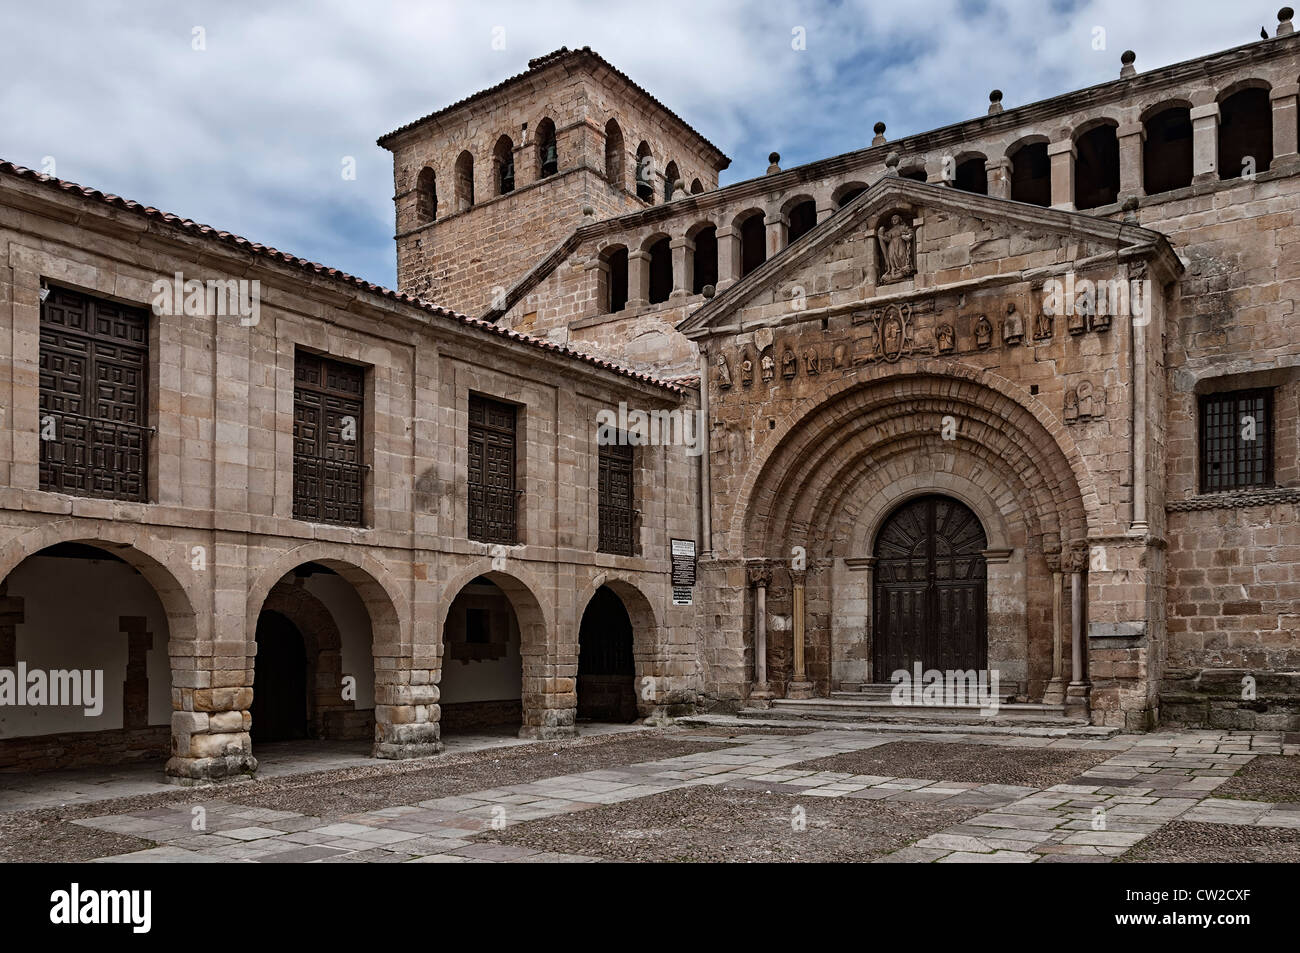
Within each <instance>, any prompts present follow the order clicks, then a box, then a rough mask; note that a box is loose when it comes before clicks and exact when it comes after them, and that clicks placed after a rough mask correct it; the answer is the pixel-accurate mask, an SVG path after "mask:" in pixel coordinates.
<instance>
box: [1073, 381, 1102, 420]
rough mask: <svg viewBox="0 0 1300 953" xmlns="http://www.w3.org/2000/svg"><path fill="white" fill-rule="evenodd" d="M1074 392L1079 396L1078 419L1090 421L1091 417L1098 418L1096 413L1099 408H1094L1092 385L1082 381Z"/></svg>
mask: <svg viewBox="0 0 1300 953" xmlns="http://www.w3.org/2000/svg"><path fill="white" fill-rule="evenodd" d="M1075 391H1076V393H1077V394H1078V395H1079V419H1080V420H1091V419H1092V418H1093V417H1096V416H1098V413H1097V411H1098V410H1099V409H1100V408H1099V407H1096V406H1094V404H1095V401H1094V400H1093V396H1092V384H1091V383H1090V382H1089V381H1083V382H1082V383H1080V384H1079V386H1078V387H1077V388H1075Z"/></svg>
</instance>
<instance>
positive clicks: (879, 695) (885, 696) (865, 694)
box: [831, 682, 1016, 704]
mask: <svg viewBox="0 0 1300 953" xmlns="http://www.w3.org/2000/svg"><path fill="white" fill-rule="evenodd" d="M896 687H897V686H896V685H894V684H893V683H892V682H890V683H886V684H873V683H870V682H863V683H862V684H861V685H859V686H858V687H857V688H856V689H849V688H845V689H842V690H840V691H836V692H831V698H842V699H846V700H850V701H852V700H854V699H857V700H861V701H875V700H883V701H888V700H889V699H890V698H891V697H892V696H893V694H894V689H895V688H896ZM1015 697H1016V695H1015V692H1006V693H1003V694H1001V695H999V696H998V702H999V704H1001V703H1004V702H1005V703H1010V702H1011V700H1012V699H1014V698H1015Z"/></svg>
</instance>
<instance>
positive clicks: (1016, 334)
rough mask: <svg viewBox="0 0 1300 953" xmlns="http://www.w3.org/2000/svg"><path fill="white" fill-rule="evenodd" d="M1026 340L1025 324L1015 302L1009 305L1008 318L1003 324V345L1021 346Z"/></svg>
mask: <svg viewBox="0 0 1300 953" xmlns="http://www.w3.org/2000/svg"><path fill="white" fill-rule="evenodd" d="M1024 339H1025V322H1024V321H1023V320H1022V319H1021V317H1020V312H1019V311H1017V310H1016V305H1015V303H1014V302H1012V303H1011V304H1009V305H1007V318H1006V320H1005V321H1003V322H1002V343H1004V344H1019V343H1020V342H1021V341H1023V340H1024Z"/></svg>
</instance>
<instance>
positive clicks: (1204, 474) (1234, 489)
mask: <svg viewBox="0 0 1300 953" xmlns="http://www.w3.org/2000/svg"><path fill="white" fill-rule="evenodd" d="M1256 398H1262V399H1263V416H1264V421H1263V426H1262V427H1261V428H1260V429H1261V431H1262V432H1261V433H1260V434H1259V437H1260V438H1261V439H1262V440H1263V441H1264V445H1263V464H1264V472H1263V474H1262V479H1261V480H1260V481H1251V482H1242V480H1241V479H1240V478H1239V476H1238V474H1237V472H1236V467H1235V466H1234V468H1233V473H1232V474H1231V475H1230V477H1229V478H1228V479H1227V481H1226V483H1225V484H1224V485H1219V486H1215V487H1211V486H1210V485H1209V483H1210V481H1209V476H1210V473H1209V470H1208V467H1209V463H1210V460H1209V456H1208V454H1209V449H1210V448H1209V440H1210V439H1211V436H1212V435H1211V434H1210V432H1209V420H1208V415H1209V413H1210V412H1211V408H1212V407H1213V406H1214V405H1215V404H1218V403H1224V402H1227V401H1232V402H1234V403H1235V402H1237V401H1241V400H1248V399H1256ZM1274 398H1275V394H1274V388H1273V387H1268V386H1259V387H1247V388H1239V389H1234V390H1226V389H1225V390H1214V391H1211V392H1208V393H1203V394H1198V395H1197V398H1196V447H1197V452H1196V478H1197V488H1198V490H1199V492H1200V493H1202V494H1209V493H1238V492H1248V491H1252V490H1266V489H1271V488H1273V487H1274V486H1276V482H1275V475H1276V460H1275V459H1274V454H1275V450H1276V444H1277V441H1276V438H1275V436H1274V432H1275V430H1276V427H1277V416H1276V413H1275V409H1274V408H1275V405H1276V401H1275V399H1274ZM1234 416H1235V412H1234ZM1224 429H1225V431H1226V433H1227V434H1228V435H1230V437H1231V442H1232V456H1233V458H1234V462H1235V461H1236V458H1237V457H1238V456H1239V455H1240V452H1241V451H1242V450H1243V449H1244V448H1243V446H1242V444H1243V439H1242V437H1241V426H1240V422H1238V421H1236V420H1233V421H1230V422H1229V423H1228V424H1227V425H1225V428H1224Z"/></svg>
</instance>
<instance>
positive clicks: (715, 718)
mask: <svg viewBox="0 0 1300 953" xmlns="http://www.w3.org/2000/svg"><path fill="white" fill-rule="evenodd" d="M676 720H677V722H679V723H681V724H685V725H695V726H698V727H711V728H728V727H731V728H772V729H775V730H777V731H779V730H780V729H781V728H793V727H800V728H819V729H823V730H826V731H872V732H881V733H900V734H950V735H957V734H960V735H1010V736H1017V737H1031V738H1086V739H1096V740H1100V739H1105V738H1112V737H1114V736H1115V735H1117V734H1119V733H1120V729H1118V728H1104V727H1099V726H1096V725H1091V724H1089V723H1088V722H1086V721H1083V720H1082V719H1066V718H1062V719H1052V720H1051V722H1050V723H1040V722H1035V721H1020V720H1014V721H1007V722H1004V721H1002V720H1001V719H986V718H978V717H976V718H971V717H970V716H969V715H966V716H964V717H959V718H955V719H954V718H949V717H942V716H941V717H937V718H933V719H931V718H928V717H927V718H925V719H921V718H916V719H915V720H912V721H907V720H901V719H895V718H888V717H882V716H880V715H870V714H868V715H866V716H865V717H859V718H848V717H845V716H844V714H843V713H842V712H841V713H831V714H829V715H826V716H824V717H823V716H819V715H818V713H816V712H810V711H798V712H792V711H790V710H788V709H785V710H783V709H758V708H743V709H741V710H740V711H739V712H737V713H736V714H734V715H690V716H687V717H684V718H678V719H676Z"/></svg>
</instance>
